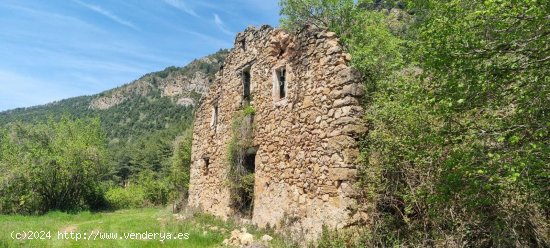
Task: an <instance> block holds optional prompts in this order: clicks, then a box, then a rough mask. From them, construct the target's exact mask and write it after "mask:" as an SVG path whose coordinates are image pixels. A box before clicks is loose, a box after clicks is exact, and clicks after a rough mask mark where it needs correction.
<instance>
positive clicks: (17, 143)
mask: <svg viewBox="0 0 550 248" xmlns="http://www.w3.org/2000/svg"><path fill="white" fill-rule="evenodd" d="M7 133H8V135H6V131H4V135H2V140H1V142H2V153H1V155H2V156H1V157H0V161H1V162H0V168H1V169H2V170H4V171H5V172H6V173H5V174H4V175H3V176H2V178H3V179H4V180H3V185H0V192H5V193H4V194H1V195H2V196H1V197H0V198H2V205H3V207H2V208H0V209H1V210H2V212H5V213H33V212H43V211H48V210H52V209H58V210H65V211H68V210H77V209H81V208H88V207H90V206H94V207H97V206H98V205H99V204H100V201H101V196H102V192H100V190H101V187H100V185H99V182H100V181H101V180H102V179H103V177H104V176H105V175H107V174H108V173H109V168H108V167H107V166H106V163H105V153H106V152H105V136H104V135H103V133H102V131H101V126H100V122H99V119H90V120H86V121H84V120H74V121H73V120H70V119H69V118H68V117H63V118H61V120H60V121H58V122H56V121H53V120H52V119H50V120H49V121H48V122H45V123H41V124H36V125H24V124H16V125H13V126H12V127H11V128H10V129H9V130H8V131H7Z"/></svg>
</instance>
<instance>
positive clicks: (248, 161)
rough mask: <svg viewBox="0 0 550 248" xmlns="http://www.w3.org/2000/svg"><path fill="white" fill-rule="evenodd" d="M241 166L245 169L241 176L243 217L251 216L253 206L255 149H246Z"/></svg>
mask: <svg viewBox="0 0 550 248" xmlns="http://www.w3.org/2000/svg"><path fill="white" fill-rule="evenodd" d="M243 167H244V170H245V173H244V176H243V177H242V181H241V183H242V185H243V187H242V191H241V196H242V198H241V199H242V205H241V209H240V212H241V214H242V215H243V216H245V217H252V211H253V208H254V181H255V180H254V178H255V173H256V149H254V148H251V149H248V151H247V152H246V155H245V156H244V160H243Z"/></svg>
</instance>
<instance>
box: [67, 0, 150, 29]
mask: <svg viewBox="0 0 550 248" xmlns="http://www.w3.org/2000/svg"><path fill="white" fill-rule="evenodd" d="M73 2H75V3H77V4H79V5H81V6H83V7H85V8H88V9H89V10H92V11H95V12H96V13H98V14H101V15H103V16H105V17H107V18H109V19H111V20H113V21H115V22H117V23H119V24H121V25H124V26H126V27H129V28H132V29H134V30H139V28H138V27H137V26H136V25H134V24H133V23H132V22H130V21H127V20H124V19H122V18H120V17H119V16H117V15H115V14H113V13H111V12H110V11H108V10H106V9H103V8H102V7H101V6H99V5H93V4H87V3H84V2H81V1H79V0H73Z"/></svg>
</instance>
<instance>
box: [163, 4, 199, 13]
mask: <svg viewBox="0 0 550 248" xmlns="http://www.w3.org/2000/svg"><path fill="white" fill-rule="evenodd" d="M163 1H164V2H165V3H166V4H168V5H170V6H172V7H174V8H177V9H179V10H181V11H183V12H185V13H187V14H189V15H192V16H195V17H199V15H198V14H197V12H195V11H194V10H193V9H191V8H190V7H189V6H187V4H185V3H184V2H183V1H181V0H163Z"/></svg>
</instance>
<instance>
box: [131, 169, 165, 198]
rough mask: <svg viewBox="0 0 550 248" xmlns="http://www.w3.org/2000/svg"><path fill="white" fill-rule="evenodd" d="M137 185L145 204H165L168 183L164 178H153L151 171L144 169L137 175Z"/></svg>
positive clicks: (153, 174)
mask: <svg viewBox="0 0 550 248" xmlns="http://www.w3.org/2000/svg"><path fill="white" fill-rule="evenodd" d="M137 178H138V180H137V187H139V188H141V190H142V192H143V194H144V199H145V203H146V205H149V204H151V205H166V203H168V198H169V186H168V185H169V183H168V180H167V179H166V178H163V179H160V178H155V173H154V172H152V171H149V170H147V171H144V172H141V173H140V174H139V175H138V177H137Z"/></svg>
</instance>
